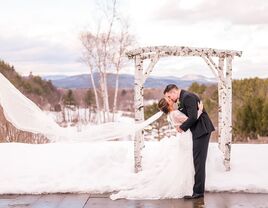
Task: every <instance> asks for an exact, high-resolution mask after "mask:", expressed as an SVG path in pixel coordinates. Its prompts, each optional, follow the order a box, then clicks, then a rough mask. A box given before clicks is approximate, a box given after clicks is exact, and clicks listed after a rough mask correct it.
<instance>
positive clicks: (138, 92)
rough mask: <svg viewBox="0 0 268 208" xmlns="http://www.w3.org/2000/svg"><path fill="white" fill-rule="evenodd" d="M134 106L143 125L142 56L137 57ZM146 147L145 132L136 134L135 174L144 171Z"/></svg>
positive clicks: (138, 119) (137, 119)
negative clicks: (142, 153) (143, 152)
mask: <svg viewBox="0 0 268 208" xmlns="http://www.w3.org/2000/svg"><path fill="white" fill-rule="evenodd" d="M134 91H135V92H134V105H135V122H136V123H141V122H143V121H144V106H143V60H142V59H141V57H140V56H136V57H135V80H134ZM143 145H144V136H143V130H141V131H138V132H136V133H135V139H134V161H135V173H137V172H139V171H141V170H142V167H141V160H142V155H141V150H142V148H143Z"/></svg>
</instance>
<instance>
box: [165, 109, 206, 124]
mask: <svg viewBox="0 0 268 208" xmlns="http://www.w3.org/2000/svg"><path fill="white" fill-rule="evenodd" d="M201 114H202V111H201V110H198V111H197V118H199V117H200V115H201ZM187 118H188V117H187V116H186V115H185V114H184V113H182V112H181V111H179V110H174V111H171V112H170V113H169V114H168V121H169V122H170V123H171V124H172V126H173V127H175V128H176V127H178V126H180V125H181V124H182V123H183V122H184V121H185V120H187Z"/></svg>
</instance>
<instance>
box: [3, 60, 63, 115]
mask: <svg viewBox="0 0 268 208" xmlns="http://www.w3.org/2000/svg"><path fill="white" fill-rule="evenodd" d="M0 73H2V74H3V75H4V76H5V77H6V78H7V79H8V80H9V81H10V82H11V83H12V84H13V85H14V86H15V87H16V88H17V89H18V90H20V91H21V92H22V93H23V94H24V95H26V96H27V97H28V98H29V99H31V100H32V101H34V102H35V103H36V104H37V105H38V106H39V107H41V108H43V109H47V110H49V109H50V107H51V106H54V105H55V104H57V103H58V102H59V101H60V93H59V91H58V90H57V88H56V87H55V86H53V84H52V82H50V81H47V80H43V79H42V78H41V77H39V76H33V75H30V76H27V77H23V76H21V75H20V74H19V73H17V72H16V70H15V68H14V66H12V65H9V64H8V63H6V62H4V61H2V60H0Z"/></svg>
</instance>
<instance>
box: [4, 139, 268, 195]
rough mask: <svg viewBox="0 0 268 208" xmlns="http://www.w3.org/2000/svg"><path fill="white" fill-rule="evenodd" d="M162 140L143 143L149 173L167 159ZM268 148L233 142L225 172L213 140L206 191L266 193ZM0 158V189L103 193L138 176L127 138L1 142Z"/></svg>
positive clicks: (15, 191)
mask: <svg viewBox="0 0 268 208" xmlns="http://www.w3.org/2000/svg"><path fill="white" fill-rule="evenodd" d="M166 141H167V140H166V139H164V140H163V141H162V142H161V141H160V142H145V146H146V148H145V149H144V151H143V154H144V157H143V163H144V171H145V172H146V171H147V172H148V173H150V174H153V173H154V170H156V169H158V170H159V166H161V164H165V163H164V162H163V163H162V161H163V160H165V158H166V157H167V155H163V154H161V152H162V150H163V148H165V145H166V144H167V142H166ZM267 150H268V145H266V144H260V145H253V144H233V145H232V157H231V158H232V160H231V167H232V170H231V171H230V172H225V171H224V167H223V165H222V154H220V152H219V150H218V148H217V144H216V143H211V144H210V147H209V154H208V161H207V181H206V190H207V191H245V192H255V193H268V174H267V172H268V163H267V162H265V159H266V158H267V156H268V151H267ZM169 156H170V155H169ZM0 158H1V159H0V167H1V171H0V184H1V186H0V194H4V193H5V194H7V193H13V194H25V193H29V194H32V193H35V194H37V193H56V192H100V193H103V192H111V191H116V190H120V189H124V188H127V187H129V184H130V183H131V182H133V181H135V177H137V175H136V174H134V173H133V166H134V165H133V142H131V141H114V142H98V143H52V144H42V145H32V144H20V143H2V144H0ZM163 168H165V167H164V166H163ZM148 170H150V171H148ZM150 174H147V175H146V177H150ZM167 177H168V175H167ZM156 191H157V190H156Z"/></svg>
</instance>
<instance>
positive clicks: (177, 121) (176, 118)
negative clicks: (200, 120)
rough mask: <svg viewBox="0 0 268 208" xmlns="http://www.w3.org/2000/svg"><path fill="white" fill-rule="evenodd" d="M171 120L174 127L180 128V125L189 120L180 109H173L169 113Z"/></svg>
mask: <svg viewBox="0 0 268 208" xmlns="http://www.w3.org/2000/svg"><path fill="white" fill-rule="evenodd" d="M169 118H170V122H171V124H172V125H173V127H174V128H176V129H178V128H179V126H180V125H181V124H182V123H183V122H184V121H186V120H187V116H185V115H184V114H182V113H180V112H179V111H173V112H170V113H169Z"/></svg>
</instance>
